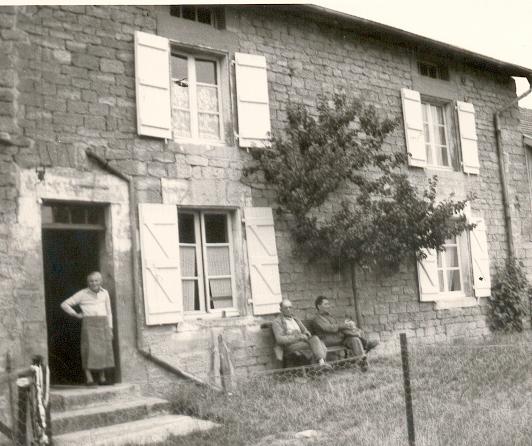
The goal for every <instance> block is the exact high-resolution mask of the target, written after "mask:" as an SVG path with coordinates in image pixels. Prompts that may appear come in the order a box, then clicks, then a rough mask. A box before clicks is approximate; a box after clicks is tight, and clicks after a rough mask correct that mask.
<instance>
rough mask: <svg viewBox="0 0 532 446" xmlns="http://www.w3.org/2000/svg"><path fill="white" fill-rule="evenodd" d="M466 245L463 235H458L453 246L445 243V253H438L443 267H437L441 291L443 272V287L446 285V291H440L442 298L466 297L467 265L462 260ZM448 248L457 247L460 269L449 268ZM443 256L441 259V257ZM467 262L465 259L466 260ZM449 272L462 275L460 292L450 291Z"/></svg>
mask: <svg viewBox="0 0 532 446" xmlns="http://www.w3.org/2000/svg"><path fill="white" fill-rule="evenodd" d="M463 243H464V240H463V238H462V236H461V235H457V236H455V243H453V244H451V243H445V244H444V245H443V247H444V248H445V249H444V250H443V251H438V252H437V254H436V255H437V256H438V259H440V258H441V264H442V266H441V267H440V266H437V271H438V285H439V286H440V289H441V285H442V283H441V281H440V275H439V273H440V271H441V272H442V277H443V285H444V290H443V291H440V292H439V293H438V294H439V295H441V296H447V297H449V298H455V297H465V295H466V292H465V287H464V272H466V271H465V267H466V265H465V263H464V262H463V259H462V251H463V245H462V244H463ZM447 247H456V256H457V259H458V267H448V266H447V265H446V263H447V252H446V248H447ZM440 256H441V257H440ZM464 260H465V259H464ZM448 271H458V272H459V273H460V289H459V290H456V291H450V290H449V284H448V280H447V274H446V273H447V272H448Z"/></svg>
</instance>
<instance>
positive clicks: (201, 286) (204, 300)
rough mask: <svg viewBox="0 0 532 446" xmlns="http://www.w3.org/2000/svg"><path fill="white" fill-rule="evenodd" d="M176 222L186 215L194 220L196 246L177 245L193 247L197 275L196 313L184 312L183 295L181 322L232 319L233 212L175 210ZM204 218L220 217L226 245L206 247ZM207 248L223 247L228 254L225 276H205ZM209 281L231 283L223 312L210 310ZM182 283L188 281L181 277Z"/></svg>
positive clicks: (236, 308) (235, 304)
mask: <svg viewBox="0 0 532 446" xmlns="http://www.w3.org/2000/svg"><path fill="white" fill-rule="evenodd" d="M177 213H178V221H179V217H180V215H181V214H188V215H193V216H194V235H195V240H196V242H195V243H194V244H190V243H181V241H179V247H180V248H181V247H182V246H194V247H195V249H196V268H197V271H198V293H199V300H200V309H199V310H185V305H184V295H183V315H184V317H185V318H197V317H198V316H214V317H223V315H224V314H225V315H226V316H228V315H229V316H235V315H238V314H239V306H238V305H239V304H238V296H237V294H236V279H237V278H236V274H235V271H236V269H235V256H234V249H235V244H234V238H233V218H234V215H233V211H232V210H226V209H208V208H207V209H203V208H201V209H200V208H191V207H183V208H181V207H178V208H177ZM206 215H224V216H225V222H226V231H227V234H226V235H227V242H226V243H207V239H206V234H205V216H206ZM178 239H179V234H178ZM209 246H227V247H228V250H229V271H230V276H229V275H224V276H223V277H222V276H209V272H208V260H207V248H208V247H209ZM212 278H230V279H231V294H232V306H230V307H226V308H210V305H209V303H210V299H211V297H210V293H209V289H208V287H209V279H212ZM184 280H190V277H188V276H187V277H184V276H183V275H181V283H183V281H184Z"/></svg>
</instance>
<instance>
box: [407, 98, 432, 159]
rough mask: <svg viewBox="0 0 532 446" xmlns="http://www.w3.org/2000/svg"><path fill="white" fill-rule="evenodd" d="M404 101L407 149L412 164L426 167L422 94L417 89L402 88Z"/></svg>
mask: <svg viewBox="0 0 532 446" xmlns="http://www.w3.org/2000/svg"><path fill="white" fill-rule="evenodd" d="M401 99H402V102H403V120H404V126H405V137H406V151H407V152H408V153H410V154H411V155H412V156H409V157H408V164H409V165H410V166H417V167H425V166H426V165H427V151H426V149H425V139H424V135H423V112H422V109H421V96H420V94H419V92H417V91H415V90H409V89H408V88H401Z"/></svg>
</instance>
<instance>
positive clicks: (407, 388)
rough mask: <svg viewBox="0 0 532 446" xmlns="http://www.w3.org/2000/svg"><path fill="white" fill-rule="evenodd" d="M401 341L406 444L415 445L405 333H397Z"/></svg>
mask: <svg viewBox="0 0 532 446" xmlns="http://www.w3.org/2000/svg"><path fill="white" fill-rule="evenodd" d="M399 339H400V341H401V362H402V363H403V383H404V388H405V406H406V423H407V426H408V444H409V446H416V433H415V430H414V410H413V407H412V389H411V388H410V366H409V363H408V344H407V340H406V334H405V333H401V334H400V335H399Z"/></svg>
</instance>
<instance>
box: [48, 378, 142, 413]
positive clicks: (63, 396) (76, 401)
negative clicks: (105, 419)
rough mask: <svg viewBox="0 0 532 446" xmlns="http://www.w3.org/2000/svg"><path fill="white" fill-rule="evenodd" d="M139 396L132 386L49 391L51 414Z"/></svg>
mask: <svg viewBox="0 0 532 446" xmlns="http://www.w3.org/2000/svg"><path fill="white" fill-rule="evenodd" d="M139 395H140V391H139V388H138V386H136V385H134V384H115V385H112V386H98V387H80V386H59V387H53V388H52V389H51V390H50V404H51V408H52V412H60V411H65V410H71V409H78V408H81V407H86V406H88V405H91V404H103V403H108V402H112V401H117V400H124V399H130V398H131V397H135V396H139Z"/></svg>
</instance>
